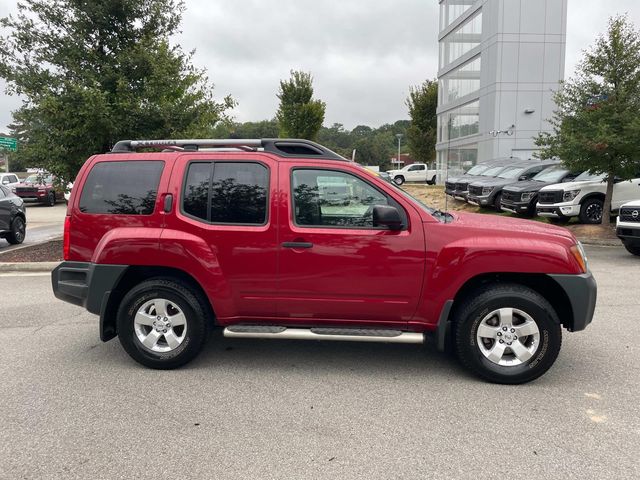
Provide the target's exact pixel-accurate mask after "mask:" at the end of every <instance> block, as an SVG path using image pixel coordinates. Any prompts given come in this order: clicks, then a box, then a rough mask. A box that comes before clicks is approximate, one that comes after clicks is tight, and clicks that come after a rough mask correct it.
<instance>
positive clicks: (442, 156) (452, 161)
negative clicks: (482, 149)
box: [438, 143, 478, 180]
mask: <svg viewBox="0 0 640 480" xmlns="http://www.w3.org/2000/svg"><path fill="white" fill-rule="evenodd" d="M476 163H478V144H477V143H471V144H469V145H464V146H461V147H456V148H448V149H444V150H440V151H439V152H438V170H440V171H441V172H445V178H443V179H442V180H445V179H446V178H451V177H455V176H459V175H462V174H463V173H464V172H466V171H467V170H469V169H470V168H471V167H473V166H474V165H475V164H476Z"/></svg>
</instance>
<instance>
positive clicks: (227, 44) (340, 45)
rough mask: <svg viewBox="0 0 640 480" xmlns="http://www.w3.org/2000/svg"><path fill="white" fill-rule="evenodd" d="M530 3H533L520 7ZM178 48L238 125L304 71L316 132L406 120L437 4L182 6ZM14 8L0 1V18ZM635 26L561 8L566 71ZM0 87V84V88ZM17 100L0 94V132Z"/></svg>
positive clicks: (269, 111)
mask: <svg viewBox="0 0 640 480" xmlns="http://www.w3.org/2000/svg"><path fill="white" fill-rule="evenodd" d="M526 1H536V0H526ZM185 3H186V6H187V11H186V13H185V15H184V17H183V24H182V34H181V35H180V36H179V37H178V38H177V39H176V41H178V42H179V43H180V44H181V45H182V46H183V47H184V49H185V50H191V49H194V48H195V49H196V55H195V62H196V64H197V65H198V66H201V67H206V68H207V70H208V72H209V76H210V78H211V80H213V82H214V83H215V86H216V93H217V95H219V96H220V98H222V97H224V96H225V95H227V94H231V95H232V96H233V97H234V98H235V99H236V100H237V101H238V103H239V105H238V106H237V107H236V108H235V109H234V111H233V112H232V115H233V116H234V117H235V119H236V120H238V121H248V120H262V119H266V118H272V117H273V116H274V113H275V111H276V108H277V98H276V96H275V95H276V92H277V89H278V82H279V80H280V79H282V78H286V77H288V75H289V71H290V70H291V69H296V70H305V71H310V72H312V74H313V76H314V79H315V82H314V86H315V93H316V97H317V98H320V99H322V100H324V101H325V102H326V103H327V113H326V119H325V124H326V125H330V124H332V123H334V122H337V123H342V124H344V125H345V126H346V127H347V128H353V127H354V126H356V125H359V124H366V125H371V126H374V127H375V126H379V125H381V124H383V123H388V122H393V121H395V120H398V119H402V118H407V111H406V110H407V109H406V107H405V105H404V99H405V98H406V96H407V93H408V89H409V86H410V85H416V84H419V83H421V82H422V81H424V80H425V79H427V78H433V77H435V75H436V71H437V64H438V50H437V34H438V0H395V1H382V0H320V1H319V0H277V1H276V0H271V1H267V0H186V2H185ZM15 10H16V1H15V0H0V16H6V15H7V14H9V13H11V12H14V11H15ZM624 12H627V13H629V15H630V17H631V19H632V20H633V21H634V22H635V23H636V25H638V26H639V27H640V2H638V0H609V1H607V2H604V1H602V0H569V16H568V26H567V65H566V73H567V75H571V74H572V72H573V68H574V66H575V64H576V62H577V60H578V59H579V57H580V52H581V50H582V49H584V48H586V47H587V46H588V45H590V44H591V43H592V42H593V39H594V36H595V34H596V33H600V32H603V31H604V30H605V29H606V24H607V18H608V17H609V16H610V15H611V14H613V13H624ZM0 89H2V90H4V84H2V83H1V81H0ZM19 104H20V100H19V99H18V98H15V97H8V96H7V95H6V94H4V92H3V91H2V92H0V131H3V130H5V127H6V125H7V124H8V123H9V122H10V121H11V110H13V109H15V108H16V107H17V106H19Z"/></svg>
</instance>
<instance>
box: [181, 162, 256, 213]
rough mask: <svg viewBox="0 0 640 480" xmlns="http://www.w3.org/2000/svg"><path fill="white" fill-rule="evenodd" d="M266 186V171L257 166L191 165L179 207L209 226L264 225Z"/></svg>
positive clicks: (230, 164) (248, 164)
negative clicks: (226, 224)
mask: <svg viewBox="0 0 640 480" xmlns="http://www.w3.org/2000/svg"><path fill="white" fill-rule="evenodd" d="M268 187H269V171H268V170H267V168H266V167H265V166H264V165H261V164H259V163H252V162H213V163H198V162H194V163H191V164H190V165H189V169H188V171H187V176H186V180H185V185H184V193H183V197H182V208H183V211H184V213H186V214H188V215H190V216H192V217H195V218H198V219H201V220H205V221H207V222H211V223H228V224H239V225H264V224H265V223H266V220H267V189H268ZM207 206H209V208H207Z"/></svg>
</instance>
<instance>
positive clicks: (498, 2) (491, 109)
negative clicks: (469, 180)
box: [436, 0, 567, 175]
mask: <svg viewBox="0 0 640 480" xmlns="http://www.w3.org/2000/svg"><path fill="white" fill-rule="evenodd" d="M566 20H567V0H440V33H439V36H438V39H439V46H440V49H439V70H438V80H439V93H438V95H439V97H438V143H437V145H436V150H437V161H438V169H439V171H441V172H442V175H446V173H445V172H446V171H447V169H448V174H449V175H451V174H459V173H461V172H462V171H464V170H467V169H468V168H469V167H471V166H472V165H475V164H476V163H478V162H482V161H487V160H490V159H492V158H498V157H508V156H514V157H520V158H525V159H526V158H530V157H531V156H532V155H533V152H534V151H535V149H536V147H535V143H534V138H535V137H536V136H537V135H538V133H539V132H541V131H548V130H549V129H550V125H549V124H548V122H547V120H548V119H549V118H550V117H551V114H552V112H553V109H554V104H553V96H552V92H553V91H554V90H557V88H558V86H559V82H560V81H561V80H562V79H563V77H564V61H565V43H566V23H567V22H566Z"/></svg>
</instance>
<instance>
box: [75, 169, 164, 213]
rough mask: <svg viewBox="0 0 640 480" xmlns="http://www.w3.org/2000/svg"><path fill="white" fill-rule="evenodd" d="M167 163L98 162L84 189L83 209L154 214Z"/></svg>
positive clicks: (90, 173)
mask: <svg viewBox="0 0 640 480" xmlns="http://www.w3.org/2000/svg"><path fill="white" fill-rule="evenodd" d="M163 168H164V162H162V161H122V162H99V163H96V164H95V165H94V166H93V168H92V169H91V171H90V172H89V175H88V176H87V180H86V181H85V182H84V186H83V188H82V195H81V196H80V205H79V208H80V211H81V212H83V213H102V214H105V213H107V214H114V215H151V214H152V213H153V210H154V208H155V204H156V197H157V195H158V184H159V183H160V176H161V175H162V169H163Z"/></svg>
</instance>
